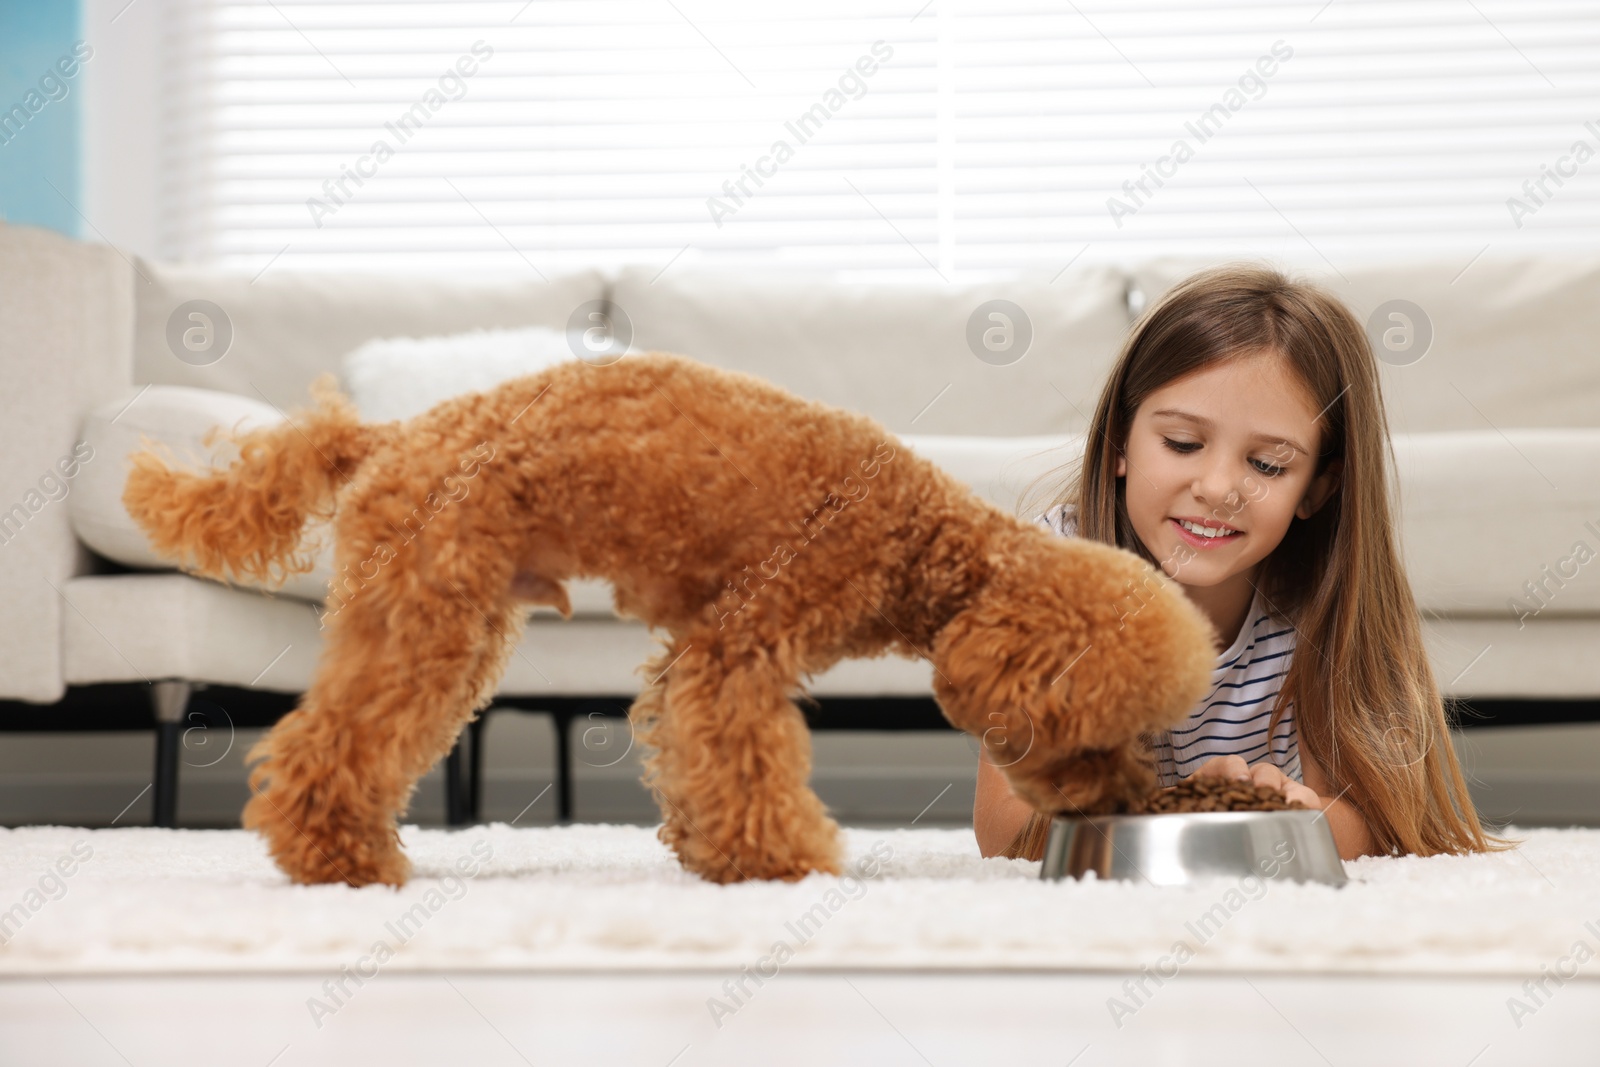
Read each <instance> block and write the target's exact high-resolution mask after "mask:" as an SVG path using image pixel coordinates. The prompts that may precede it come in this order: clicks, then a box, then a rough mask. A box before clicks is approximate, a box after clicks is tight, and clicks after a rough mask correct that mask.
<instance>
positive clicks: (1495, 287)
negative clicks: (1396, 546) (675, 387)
mask: <svg viewBox="0 0 1600 1067" xmlns="http://www.w3.org/2000/svg"><path fill="white" fill-rule="evenodd" d="M1218 261H1219V260H1213V259H1194V258H1171V257H1168V258H1158V259H1152V260H1149V261H1146V262H1143V263H1140V264H1137V265H1135V266H1133V267H1131V268H1129V269H1127V270H1122V269H1119V268H1115V267H1109V266H1088V267H1069V268H1068V269H1066V270H1064V271H1061V272H1059V273H1050V272H1041V273H1030V272H1025V273H1022V274H1019V275H1017V276H1015V277H1013V278H1010V279H1007V280H1004V281H995V282H985V283H974V284H970V285H946V284H944V283H942V282H939V281H937V280H932V272H931V271H930V281H929V282H928V283H927V284H902V285H889V284H870V283H869V284H861V283H845V282H840V281H837V280H834V279H832V278H830V277H829V276H827V275H824V274H820V273H813V272H779V273H765V272H762V273H757V272H742V273H739V272H732V271H726V270H722V271H719V270H710V269H694V268H685V267H672V268H669V269H667V270H665V271H662V270H660V269H659V268H654V267H633V268H624V269H622V270H619V271H615V272H611V273H602V272H600V271H584V272H580V273H577V274H571V275H564V276H552V277H551V278H550V279H549V280H541V279H539V278H537V277H535V276H534V275H533V273H532V272H531V271H528V272H526V274H525V275H518V276H511V277H487V278H486V277H481V276H480V277H461V276H453V277H451V276H433V275H401V276H389V275H380V274H367V275H350V274H324V273H312V272H303V271H290V270H283V269H279V268H275V267H271V266H268V267H267V269H265V270H263V271H262V272H261V273H260V274H259V275H258V276H254V277H252V276H250V275H248V274H244V273H240V272H227V271H219V270H215V269H210V268H199V267H191V266H177V265H171V264H158V263H151V262H146V261H142V260H141V261H137V262H136V264H135V274H134V294H135V308H136V314H135V327H134V380H135V382H136V383H138V384H144V383H147V382H148V383H155V384H165V385H188V386H195V387H199V388H208V389H221V390H225V391H228V392H234V393H239V394H241V395H245V396H250V397H251V398H253V399H266V400H267V401H269V402H271V403H273V404H275V405H277V406H279V407H282V408H284V409H285V410H287V409H289V408H291V407H293V406H298V405H301V404H303V403H306V402H307V400H308V394H307V389H306V387H307V385H308V384H309V383H310V381H311V379H313V378H314V377H316V375H317V374H319V373H321V372H322V371H325V370H332V371H335V372H337V371H338V370H339V369H340V365H341V362H342V359H343V356H344V355H345V353H347V352H349V351H350V350H351V349H353V348H355V347H356V346H357V345H359V344H361V343H362V342H364V341H367V340H370V339H373V338H378V337H406V336H430V335H439V334H447V333H456V332H463V331H467V330H472V329H478V328H493V327H514V326H532V325H542V326H549V327H552V328H558V329H563V328H567V327H569V325H570V324H571V323H572V322H573V320H574V315H575V314H577V313H578V312H579V310H580V308H592V307H594V306H597V305H596V303H595V302H596V301H601V300H604V301H606V302H607V305H608V306H609V308H610V310H611V312H612V319H613V325H614V326H616V327H617V328H618V329H619V331H621V332H623V333H625V335H626V336H628V337H629V338H630V339H631V341H632V344H633V346H634V347H635V348H636V349H642V350H648V349H660V350H666V351H673V352H680V353H683V354H685V355H688V356H691V357H693V358H695V359H700V360H704V361H705V362H707V363H711V364H715V365H717V366H724V367H729V368H732V369H736V370H743V371H748V372H751V373H754V374H759V375H761V376H763V377H766V378H769V379H770V380H772V381H774V382H776V383H778V384H779V385H782V386H784V387H786V388H789V389H792V390H793V391H795V392H797V393H799V394H800V395H802V396H806V397H809V398H812V399H815V400H821V401H824V402H826V403H831V404H836V405H839V406H842V407H847V408H850V409H852V410H857V411H862V412H865V413H867V414H869V415H872V416H873V417H875V418H877V419H879V420H880V421H881V422H883V423H884V424H885V425H886V426H887V427H888V428H889V429H890V430H891V431H893V432H896V433H912V434H977V435H986V436H1018V435H1030V434H1061V433H1078V432H1082V431H1083V430H1085V429H1086V428H1087V424H1088V419H1089V417H1090V416H1091V415H1092V414H1093V411H1094V406H1095V403H1096V401H1097V400H1098V397H1099V393H1100V389H1101V387H1102V385H1103V383H1104V381H1105V379H1106V376H1107V374H1108V372H1109V370H1110V367H1111V364H1112V361H1113V360H1114V359H1115V357H1116V354H1117V352H1118V350H1119V348H1120V347H1121V345H1122V343H1123V341H1124V340H1125V338H1126V335H1127V330H1128V326H1129V323H1130V320H1131V318H1132V316H1131V314H1130V311H1129V303H1128V297H1129V294H1130V292H1131V293H1132V294H1133V295H1134V297H1135V298H1136V299H1141V298H1142V299H1143V300H1144V301H1145V302H1149V301H1153V300H1155V299H1156V298H1157V297H1159V296H1160V295H1161V294H1162V293H1164V292H1165V291H1166V290H1167V289H1168V288H1170V287H1171V286H1172V285H1173V284H1175V283H1176V282H1177V281H1179V280H1181V279H1182V278H1184V277H1186V276H1187V275H1189V274H1190V273H1192V272H1194V271H1196V270H1199V269H1201V268H1202V267H1205V266H1209V265H1211V264H1213V263H1215V262H1218ZM1269 262H1270V261H1269ZM1279 265H1282V266H1285V267H1287V268H1288V269H1289V270H1290V273H1292V274H1294V275H1296V276H1300V277H1304V278H1307V279H1308V280H1311V281H1314V282H1316V283H1318V284H1321V285H1323V286H1325V287H1326V288H1328V289H1329V290H1330V291H1332V292H1333V293H1334V295H1336V296H1338V297H1339V298H1340V299H1342V300H1344V301H1345V303H1346V304H1347V305H1349V307H1350V308H1351V310H1352V311H1353V312H1354V313H1355V315H1356V317H1357V318H1358V319H1359V320H1360V321H1362V322H1363V323H1365V322H1367V321H1368V319H1370V318H1372V317H1373V315H1374V312H1376V311H1378V310H1379V308H1380V307H1381V306H1382V305H1384V304H1386V303H1388V302H1390V301H1393V300H1397V299H1398V300H1406V301H1410V302H1411V303H1412V304H1414V305H1415V306H1416V307H1418V308H1420V309H1421V310H1422V313H1423V315H1424V316H1425V320H1426V323H1425V325H1426V326H1427V327H1428V328H1431V331H1432V340H1431V342H1430V343H1429V346H1428V349H1427V352H1426V355H1424V356H1423V357H1422V358H1420V359H1415V360H1412V359H1411V358H1410V356H1409V355H1408V354H1399V355H1397V354H1395V353H1382V352H1380V368H1381V374H1382V384H1383V389H1384V399H1385V402H1386V405H1387V408H1388V411H1389V417H1390V429H1391V430H1392V431H1393V432H1395V433H1417V432H1426V431H1440V430H1486V429H1490V428H1507V427H1567V426H1600V353H1597V350H1596V345H1595V341H1594V338H1595V337H1596V336H1600V257H1576V258H1559V257H1552V256H1538V257H1522V258H1504V257H1497V256H1495V255H1494V254H1492V253H1487V254H1485V255H1482V256H1480V257H1478V258H1477V259H1476V260H1472V261H1470V263H1469V262H1466V261H1463V262H1459V263H1458V262H1456V261H1454V260H1448V261H1447V260H1444V259H1437V258H1435V259H1420V260H1417V261H1414V262H1411V263H1401V264H1387V265H1369V266H1362V265H1359V264H1355V265H1352V264H1340V265H1339V268H1338V270H1334V269H1332V268H1330V267H1328V266H1327V264H1325V263H1322V262H1320V261H1312V260H1310V259H1307V260H1305V261H1303V262H1300V263H1286V264H1279ZM195 301H207V302H209V303H210V304H211V305H212V306H214V307H215V308H216V309H220V312H221V315H222V319H223V320H224V321H222V322H219V323H213V324H211V326H212V330H213V332H212V333H210V334H208V333H207V329H206V323H205V320H199V319H191V318H190V317H189V315H188V312H189V311H192V310H194V309H195V308H196V307H198V308H199V309H200V311H201V313H202V314H208V312H207V311H206V309H205V308H204V306H203V305H194V304H193V302H195ZM1136 306H1137V305H1136ZM996 316H999V317H996ZM580 317H581V316H580ZM584 321H585V322H587V321H588V320H587V318H585V319H584ZM624 323H625V324H626V325H623V324H624ZM224 330H226V331H227V332H229V333H231V339H227V338H223V337H222V336H221V333H222V331H224ZM186 332H187V335H188V339H189V340H190V341H191V342H197V343H201V344H202V345H203V343H205V342H206V341H208V340H209V341H210V343H212V344H214V345H215V344H221V343H223V342H224V341H226V343H227V344H228V348H227V351H226V353H225V354H224V355H222V356H220V358H218V357H216V355H215V351H214V350H212V351H206V350H204V349H203V348H202V350H201V351H198V352H195V351H190V350H189V349H188V348H186V347H185V334H186ZM1019 353H1020V354H1019Z"/></svg>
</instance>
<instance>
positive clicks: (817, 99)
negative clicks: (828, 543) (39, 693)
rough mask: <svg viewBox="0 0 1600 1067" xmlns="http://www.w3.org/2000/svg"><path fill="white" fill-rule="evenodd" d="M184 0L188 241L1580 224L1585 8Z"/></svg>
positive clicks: (924, 239) (1281, 237) (1004, 256)
mask: <svg viewBox="0 0 1600 1067" xmlns="http://www.w3.org/2000/svg"><path fill="white" fill-rule="evenodd" d="M171 7H172V11H171V17H170V21H169V28H168V31H167V37H166V41H167V44H166V47H167V49H168V50H169V53H170V54H169V56H168V62H167V64H166V69H167V70H168V71H169V75H168V76H169V85H168V93H167V100H168V101H169V103H168V111H167V113H166V114H165V115H164V116H163V118H162V123H161V125H162V130H163V139H164V144H163V149H164V160H165V167H164V173H165V178H164V187H163V193H162V199H163V203H162V234H163V243H164V252H165V254H167V255H169V256H172V257H174V258H181V259H192V260H202V261H209V262H215V263H220V264H226V265H230V266H235V267H240V268H243V269H249V270H259V269H265V268H267V267H268V266H269V265H270V264H273V263H278V264H283V265H293V266H296V267H302V268H303V267H327V268H341V267H360V268H373V267H391V266H392V267H407V268H414V267H424V266H425V267H431V268H475V269H502V268H503V269H516V270H527V269H529V267H530V266H531V267H535V268H537V269H539V270H541V271H543V272H544V273H547V274H548V273H551V272H552V271H559V270H564V269H570V268H575V267H579V266H592V265H602V266H606V265H614V264H618V263H624V262H628V263H659V264H661V265H663V266H666V265H667V264H669V263H673V262H681V263H687V262H692V261H700V262H704V263H720V264H730V265H749V266H752V267H785V266H792V267H823V268H833V269H838V270H841V271H845V272H848V273H849V274H851V275H860V276H872V277H881V278H893V277H905V278H914V277H919V276H922V275H925V274H927V273H928V272H930V271H936V272H938V273H939V274H940V275H942V276H943V277H945V278H947V279H950V280H955V279H958V278H970V277H976V276H980V275H984V274H988V273H993V272H1000V271H1007V270H1011V269H1014V268H1017V267H1044V268H1056V267H1062V266H1065V265H1067V264H1068V263H1071V262H1077V263H1090V262H1106V261H1117V262H1129V261H1133V260H1137V259H1142V258H1146V257H1148V256H1151V255H1157V254H1165V253H1173V254H1204V255H1211V254H1217V253H1232V252H1240V253H1245V254H1266V255H1284V256H1286V257H1290V258H1294V259H1303V258H1312V259H1322V260H1326V261H1328V262H1330V263H1333V264H1338V263H1340V262H1341V261H1346V260H1349V259H1351V258H1357V257H1358V258H1362V259H1367V258H1371V257H1374V256H1380V257H1381V256H1384V255H1394V256H1396V257H1403V256H1414V255H1417V254H1419V253H1421V252H1430V253H1432V252H1441V251H1455V252H1459V253H1460V254H1461V255H1462V256H1463V264H1465V263H1466V262H1467V261H1468V260H1469V259H1470V258H1471V257H1472V256H1474V255H1476V254H1479V253H1480V252H1481V251H1482V250H1483V249H1485V248H1487V247H1490V246H1493V247H1496V248H1497V249H1499V250H1500V251H1502V252H1514V251H1517V250H1522V251H1540V250H1549V249H1554V248H1560V247H1589V248H1592V247H1594V243H1595V241H1596V240H1597V238H1600V159H1594V158H1593V157H1594V156H1595V155H1596V154H1597V153H1600V109H1597V107H1596V106H1595V105H1596V103H1597V102H1600V7H1597V6H1596V5H1594V4H1593V3H1591V2H1586V0H1559V2H1532V0H1530V2H1518V3H1510V2H1505V0H1500V2H1490V0H1475V2H1473V3H1461V2H1456V0H1383V2H1366V3H1362V2H1356V0H1333V2H1331V3H1327V4H1324V3H1321V2H1320V0H1317V2H1311V3H1301V4H1281V3H1251V2H1237V3H1233V4H1231V5H1227V6H1222V5H1218V4H1215V3H1204V4H1202V3H1179V2H1162V0H1130V2H1118V3H1110V2H1105V0H1102V2H1099V3H1061V4H1056V3H1044V2H1039V3H1017V2H997V3H987V4H981V5H980V4H978V3H966V4H961V3H955V2H951V0H933V2H931V3H928V4H927V5H926V6H922V5H921V4H920V3H919V0H909V2H904V3H894V4H890V3H881V2H878V0H850V2H843V0H814V2H812V3H809V4H806V5H784V6H782V7H779V6H777V5H764V4H759V3H756V4H753V3H749V2H748V0H746V2H742V3H721V2H719V3H709V2H705V0H533V2H531V3H526V4H525V3H522V2H520V0H515V2H507V3H475V2H459V3H401V2H353V3H315V2H295V0H272V2H267V0H259V2H251V0H237V2H235V0H171Z"/></svg>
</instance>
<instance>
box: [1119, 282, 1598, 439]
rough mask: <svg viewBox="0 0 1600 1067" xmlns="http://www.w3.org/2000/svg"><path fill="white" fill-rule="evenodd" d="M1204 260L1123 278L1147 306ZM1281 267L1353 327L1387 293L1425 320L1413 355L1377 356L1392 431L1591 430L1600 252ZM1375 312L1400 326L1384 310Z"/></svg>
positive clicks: (1594, 411) (1595, 416)
mask: <svg viewBox="0 0 1600 1067" xmlns="http://www.w3.org/2000/svg"><path fill="white" fill-rule="evenodd" d="M1215 262H1221V260H1204V259H1189V258H1159V259H1152V260H1150V261H1147V262H1145V263H1141V264H1139V265H1138V266H1137V267H1136V268H1134V271H1133V276H1134V284H1135V287H1136V289H1137V290H1138V291H1139V292H1141V293H1142V294H1143V296H1144V299H1145V300H1146V302H1147V303H1154V302H1155V300H1156V299H1157V298H1158V297H1159V296H1160V295H1161V294H1162V293H1164V292H1166V291H1167V290H1168V289H1169V288H1171V287H1172V286H1173V285H1174V284H1176V283H1177V282H1179V281H1181V280H1182V279H1184V278H1186V277H1188V276H1189V275H1190V274H1191V273H1193V272H1194V271H1197V270H1199V269H1201V268H1202V267H1205V266H1209V265H1212V264H1213V263H1215ZM1291 273H1294V274H1298V275H1302V276H1304V277H1306V278H1307V279H1308V280H1311V281H1315V282H1316V283H1318V284H1319V285H1321V286H1323V287H1325V288H1327V289H1328V290H1329V291H1331V292H1332V293H1333V294H1334V295H1336V296H1338V297H1339V298H1340V299H1341V300H1343V301H1344V302H1345V303H1346V304H1347V305H1348V306H1349V308H1350V310H1351V311H1352V312H1354V314H1355V316H1356V318H1357V319H1358V320H1359V321H1360V322H1361V323H1362V324H1363V325H1365V324H1366V323H1367V322H1368V320H1369V319H1370V318H1372V317H1373V316H1374V314H1375V313H1377V312H1379V311H1380V309H1381V308H1382V306H1383V305H1384V304H1387V303H1388V302H1389V301H1392V300H1406V301H1410V302H1411V303H1412V304H1415V305H1416V306H1417V307H1418V308H1420V309H1421V310H1422V313H1423V314H1424V315H1425V316H1426V323H1418V324H1416V325H1417V326H1418V328H1421V327H1422V326H1424V325H1426V326H1427V328H1429V329H1431V332H1432V341H1431V344H1430V345H1429V346H1428V348H1427V350H1426V352H1425V353H1424V354H1423V355H1421V357H1420V358H1415V355H1414V353H1415V352H1416V351H1417V349H1415V348H1413V349H1411V350H1410V351H1402V352H1393V351H1388V352H1384V351H1380V352H1379V353H1378V354H1379V357H1380V361H1379V368H1380V372H1381V380H1382V388H1383V396H1384V404H1385V407H1386V408H1387V409H1388V414H1389V423H1390V429H1391V430H1392V431H1393V432H1395V433H1421V432H1424V431H1428V430H1449V431H1469V430H1506V431H1510V430H1511V429H1513V428H1514V427H1530V426H1531V427H1560V426H1587V427H1597V428H1600V340H1597V338H1600V257H1596V256H1594V255H1582V256H1562V257H1557V256H1552V255H1530V256H1519V257H1509V256H1504V255H1501V254H1498V253H1493V252H1491V253H1485V254H1484V255H1482V256H1481V257H1479V258H1477V259H1475V260H1471V262H1470V264H1469V262H1468V260H1467V257H1462V258H1460V259H1455V258H1452V259H1449V260H1443V259H1439V260H1418V261H1414V262H1403V263H1393V264H1373V265H1362V264H1340V266H1339V271H1338V272H1335V271H1333V270H1330V269H1329V268H1328V266H1327V265H1326V264H1324V263H1321V262H1320V261H1318V262H1315V263H1308V264H1307V265H1305V266H1304V267H1300V266H1299V265H1292V266H1291ZM1378 317H1379V318H1380V319H1382V320H1383V322H1384V323H1388V324H1394V325H1403V323H1401V322H1400V321H1399V320H1391V319H1389V318H1388V312H1387V311H1384V313H1383V314H1382V315H1379V316H1378ZM1413 317H1414V316H1413ZM1371 332H1372V331H1370V330H1369V333H1371ZM1376 332H1377V334H1378V336H1380V337H1381V336H1382V332H1383V331H1382V330H1381V329H1379V330H1378V331H1376ZM1413 343H1414V342H1413Z"/></svg>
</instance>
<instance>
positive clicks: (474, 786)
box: [467, 711, 489, 823]
mask: <svg viewBox="0 0 1600 1067" xmlns="http://www.w3.org/2000/svg"><path fill="white" fill-rule="evenodd" d="M488 721H489V713H488V712H487V711H485V712H484V713H483V714H482V715H479V716H478V717H477V718H476V719H473V720H472V725H471V726H469V727H468V728H467V729H468V731H469V732H470V733H471V734H472V753H471V758H470V759H469V760H468V761H467V762H468V766H469V768H470V771H469V774H470V777H469V778H468V780H467V817H468V818H469V819H471V820H472V821H473V822H474V823H480V822H482V821H483V728H484V726H486V725H487V724H488Z"/></svg>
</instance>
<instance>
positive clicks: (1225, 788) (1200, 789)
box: [1131, 776, 1309, 815]
mask: <svg viewBox="0 0 1600 1067" xmlns="http://www.w3.org/2000/svg"><path fill="white" fill-rule="evenodd" d="M1292 810H1299V811H1307V810H1309V809H1308V808H1307V807H1306V806H1305V805H1304V804H1302V803H1300V802H1299V801H1298V800H1288V799H1286V798H1285V797H1284V795H1283V793H1282V792H1280V791H1279V790H1277V789H1274V788H1273V787H1272V786H1270V785H1256V784H1255V783H1254V782H1249V781H1237V780H1234V779H1231V778H1214V777H1210V776H1206V777H1197V778H1185V779H1184V780H1183V781H1181V782H1179V783H1178V784H1177V785H1173V786H1168V787H1167V788H1165V789H1157V790H1156V791H1155V792H1154V793H1151V794H1150V795H1149V796H1148V797H1146V798H1145V799H1144V800H1143V801H1141V802H1138V803H1135V804H1134V805H1133V807H1132V809H1131V811H1132V813H1133V814H1135V815H1168V814H1173V813H1186V812H1196V811H1292Z"/></svg>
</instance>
